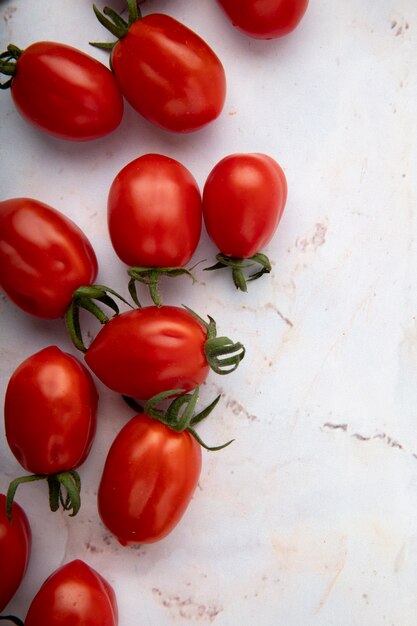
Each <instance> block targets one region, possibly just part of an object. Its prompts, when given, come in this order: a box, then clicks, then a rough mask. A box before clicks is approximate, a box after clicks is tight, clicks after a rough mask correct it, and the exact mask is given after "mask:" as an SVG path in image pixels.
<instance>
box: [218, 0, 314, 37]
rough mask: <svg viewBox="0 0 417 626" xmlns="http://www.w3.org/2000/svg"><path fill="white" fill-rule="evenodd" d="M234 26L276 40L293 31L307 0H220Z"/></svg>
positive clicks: (306, 4) (253, 35)
mask: <svg viewBox="0 0 417 626" xmlns="http://www.w3.org/2000/svg"><path fill="white" fill-rule="evenodd" d="M218 2H219V4H220V5H221V6H222V7H223V9H224V10H225V12H226V13H227V15H228V16H229V18H230V19H231V21H232V22H233V26H236V28H238V29H239V30H240V31H242V32H244V33H245V34H246V35H249V36H250V37H254V38H256V39H275V38H276V37H282V36H283V35H288V33H290V32H292V31H293V30H294V29H295V28H296V27H297V26H298V24H299V23H300V21H301V19H302V17H303V15H304V13H305V12H306V10H307V6H308V0H218Z"/></svg>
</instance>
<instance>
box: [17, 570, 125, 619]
mask: <svg viewBox="0 0 417 626" xmlns="http://www.w3.org/2000/svg"><path fill="white" fill-rule="evenodd" d="M46 624H47V625H48V626H87V624H88V626H117V624H118V610H117V602H116V596H115V593H114V591H113V589H112V587H111V586H110V585H109V583H108V582H107V581H106V580H105V579H104V578H103V577H102V576H100V574H99V573H98V572H96V571H95V570H94V569H93V568H92V567H89V566H88V565H87V564H86V563H84V561H80V560H76V561H71V562H70V563H67V564H66V565H63V566H62V567H60V568H59V569H57V570H56V571H55V572H54V573H53V574H51V576H49V578H47V579H46V581H45V582H44V583H43V585H42V587H41V588H40V590H39V591H38V593H37V594H36V596H35V597H34V599H33V600H32V603H31V605H30V607H29V612H28V614H27V617H26V620H25V626H45V625H46Z"/></svg>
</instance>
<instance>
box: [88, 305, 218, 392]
mask: <svg viewBox="0 0 417 626" xmlns="http://www.w3.org/2000/svg"><path fill="white" fill-rule="evenodd" d="M206 340H207V332H206V329H205V328H204V326H203V324H201V323H200V322H199V321H198V320H196V319H195V317H194V316H193V315H191V313H188V311H185V310H184V309H181V308H177V307H172V306H164V307H161V308H158V307H154V306H150V307H144V308H143V309H135V310H134V311H128V312H126V313H122V314H121V315H118V316H117V317H114V318H112V319H111V320H110V321H109V322H107V324H106V325H105V326H104V327H103V328H102V329H101V331H100V332H99V333H98V335H97V337H96V338H95V339H94V341H93V343H92V344H91V345H90V347H89V348H88V350H87V352H86V354H85V360H86V363H87V364H88V366H89V367H90V368H91V370H92V371H93V372H94V374H95V375H96V376H97V377H98V378H99V379H100V380H101V381H102V382H103V383H104V384H105V385H107V387H109V388H110V389H112V390H113V391H116V392H118V393H121V394H123V395H126V396H131V397H133V398H140V399H142V400H147V399H149V398H151V397H152V396H155V395H156V394H158V393H160V392H161V391H167V390H169V389H184V390H185V391H189V390H191V389H194V387H197V386H198V385H200V384H201V383H202V382H203V381H204V380H205V379H206V378H207V375H208V372H209V365H208V362H207V358H206V355H205V353H204V346H205V343H206Z"/></svg>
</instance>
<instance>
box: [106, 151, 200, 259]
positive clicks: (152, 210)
mask: <svg viewBox="0 0 417 626" xmlns="http://www.w3.org/2000/svg"><path fill="white" fill-rule="evenodd" d="M107 206H108V224H109V232H110V238H111V241H112V244H113V247H114V249H115V251H116V254H117V255H118V256H119V258H120V259H121V260H122V261H123V262H124V263H126V264H127V265H131V266H144V267H149V266H152V267H172V266H184V265H185V264H186V263H188V261H189V260H190V258H191V257H192V255H193V253H194V251H195V249H196V247H197V244H198V241H199V239H200V233H201V222H202V208H201V195H200V191H199V189H198V186H197V183H196V181H195V180H194V178H193V176H192V175H191V173H190V172H189V171H188V170H187V169H186V168H185V167H184V166H183V165H181V163H179V162H178V161H175V160H174V159H170V158H169V157H166V156H163V155H162V154H145V155H144V156H141V157H139V158H138V159H135V160H134V161H132V162H131V163H128V165H126V166H125V167H124V168H123V169H122V170H121V171H120V172H119V174H118V175H117V176H116V178H115V180H114V181H113V184H112V186H111V188H110V193H109V198H108V205H107Z"/></svg>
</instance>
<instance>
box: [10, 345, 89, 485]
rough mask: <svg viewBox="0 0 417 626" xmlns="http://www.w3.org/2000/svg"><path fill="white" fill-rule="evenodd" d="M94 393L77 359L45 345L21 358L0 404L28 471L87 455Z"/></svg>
mask: <svg viewBox="0 0 417 626" xmlns="http://www.w3.org/2000/svg"><path fill="white" fill-rule="evenodd" d="M97 401H98V395H97V391H96V389H95V386H94V383H93V379H92V377H91V374H90V373H89V371H88V370H87V369H86V368H85V366H84V365H82V364H81V363H80V362H79V361H78V359H76V358H75V357H73V356H72V355H70V354H67V353H65V352H62V351H61V350H60V349H59V348H57V347H56V346H49V347H48V348H45V349H43V350H41V351H40V352H37V353H36V354H34V355H32V356H30V357H29V358H28V359H26V360H25V361H23V363H21V365H19V367H18V368H17V369H16V371H15V372H14V373H13V375H12V377H11V378H10V381H9V384H8V386H7V390H6V397H5V404H4V421H5V430H6V438H7V442H8V444H9V446H10V449H11V451H12V452H13V454H14V456H15V457H16V459H17V460H18V461H19V463H20V464H21V465H22V466H23V467H24V468H25V469H26V470H28V471H29V472H32V473H33V474H55V473H57V472H62V471H66V470H70V469H72V468H75V467H78V466H79V465H81V463H83V461H84V460H85V459H86V457H87V455H88V453H89V451H90V448H91V445H92V442H93V438H94V434H95V430H96V411H97Z"/></svg>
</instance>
